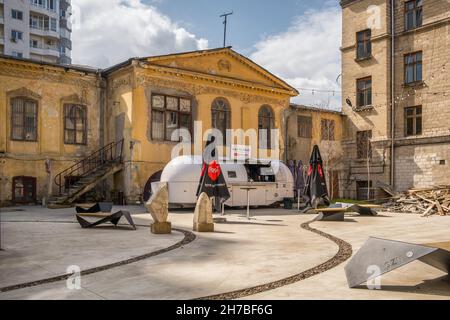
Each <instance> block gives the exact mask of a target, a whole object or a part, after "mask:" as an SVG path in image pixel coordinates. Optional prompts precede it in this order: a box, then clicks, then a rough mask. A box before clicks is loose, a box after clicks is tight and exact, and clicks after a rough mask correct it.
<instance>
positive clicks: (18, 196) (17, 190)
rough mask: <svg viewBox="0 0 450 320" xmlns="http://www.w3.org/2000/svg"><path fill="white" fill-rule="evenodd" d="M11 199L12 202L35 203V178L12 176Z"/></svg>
mask: <svg viewBox="0 0 450 320" xmlns="http://www.w3.org/2000/svg"><path fill="white" fill-rule="evenodd" d="M12 200H13V203H14V204H31V203H36V178H34V177H14V178H13V184H12Z"/></svg>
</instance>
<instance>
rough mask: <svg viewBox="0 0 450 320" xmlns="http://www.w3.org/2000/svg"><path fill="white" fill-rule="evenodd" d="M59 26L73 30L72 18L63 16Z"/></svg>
mask: <svg viewBox="0 0 450 320" xmlns="http://www.w3.org/2000/svg"><path fill="white" fill-rule="evenodd" d="M59 28H60V29H67V30H68V31H69V32H70V31H72V23H71V22H70V19H67V18H64V17H61V19H60V20H59Z"/></svg>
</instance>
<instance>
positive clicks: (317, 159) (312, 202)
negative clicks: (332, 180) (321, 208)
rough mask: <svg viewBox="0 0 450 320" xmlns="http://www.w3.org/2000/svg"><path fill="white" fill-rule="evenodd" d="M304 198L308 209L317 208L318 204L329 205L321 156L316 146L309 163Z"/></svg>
mask: <svg viewBox="0 0 450 320" xmlns="http://www.w3.org/2000/svg"><path fill="white" fill-rule="evenodd" d="M304 196H306V198H307V199H308V201H307V205H308V206H310V207H313V208H317V207H318V205H319V204H324V205H326V206H329V205H330V198H329V195H328V189H327V183H326V180H325V172H324V168H323V161H322V156H321V155H320V151H319V147H318V146H314V148H313V152H312V154H311V160H310V161H309V170H308V178H307V180H306V186H305V191H304Z"/></svg>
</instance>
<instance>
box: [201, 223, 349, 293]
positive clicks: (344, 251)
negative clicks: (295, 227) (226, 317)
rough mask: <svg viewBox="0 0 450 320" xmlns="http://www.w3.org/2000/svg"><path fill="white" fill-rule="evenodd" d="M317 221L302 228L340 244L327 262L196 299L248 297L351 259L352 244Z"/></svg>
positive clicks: (299, 279)
mask: <svg viewBox="0 0 450 320" xmlns="http://www.w3.org/2000/svg"><path fill="white" fill-rule="evenodd" d="M313 222H315V221H314V220H313V221H310V222H306V223H304V224H302V225H301V228H302V229H305V230H307V231H310V232H313V233H316V234H318V235H320V236H322V237H324V238H327V239H329V240H331V241H333V242H334V243H336V244H337V245H338V246H339V251H338V253H337V254H336V255H335V256H334V257H333V258H331V259H330V260H328V261H326V262H325V263H322V264H320V265H318V266H316V267H314V268H312V269H309V270H306V271H304V272H302V273H299V274H297V275H294V276H291V277H288V278H285V279H282V280H278V281H274V282H270V283H266V284H263V285H259V286H256V287H252V288H248V289H243V290H237V291H233V292H229V293H224V294H218V295H214V296H209V297H203V298H198V299H195V300H235V299H240V298H244V297H248V296H252V295H255V294H258V293H261V292H266V291H270V290H274V289H277V288H281V287H284V286H287V285H291V284H294V283H296V282H300V281H303V280H306V279H308V278H311V277H314V276H316V275H318V274H321V273H324V272H325V271H328V270H331V269H333V268H335V267H337V266H338V265H340V264H341V263H343V262H345V261H346V260H348V259H350V258H351V256H352V254H353V251H352V246H351V245H350V244H349V243H347V242H345V241H343V240H341V239H338V238H336V237H334V236H332V235H329V234H327V233H325V232H322V231H319V230H317V229H314V228H311V227H310V224H311V223H313Z"/></svg>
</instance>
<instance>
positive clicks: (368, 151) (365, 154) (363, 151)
mask: <svg viewBox="0 0 450 320" xmlns="http://www.w3.org/2000/svg"><path fill="white" fill-rule="evenodd" d="M370 139H372V131H370V130H369V131H358V132H357V133H356V148H357V153H358V155H357V156H358V159H367V158H372V144H371V142H370Z"/></svg>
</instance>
